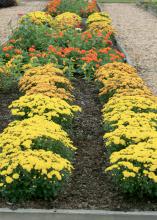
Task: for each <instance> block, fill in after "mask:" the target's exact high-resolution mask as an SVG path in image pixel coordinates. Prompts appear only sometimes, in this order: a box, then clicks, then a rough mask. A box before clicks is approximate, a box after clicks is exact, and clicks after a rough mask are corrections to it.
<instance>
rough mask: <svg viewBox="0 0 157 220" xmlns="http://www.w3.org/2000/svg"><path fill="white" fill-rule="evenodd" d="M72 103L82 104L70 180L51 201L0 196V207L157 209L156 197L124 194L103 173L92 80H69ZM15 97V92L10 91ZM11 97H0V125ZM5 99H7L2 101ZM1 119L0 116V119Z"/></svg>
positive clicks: (98, 111)
mask: <svg viewBox="0 0 157 220" xmlns="http://www.w3.org/2000/svg"><path fill="white" fill-rule="evenodd" d="M73 84H74V87H75V90H74V95H75V98H76V102H75V104H77V105H79V106H81V107H82V112H81V113H79V114H78V116H77V117H76V118H75V120H74V122H73V127H72V132H71V137H72V139H73V141H74V144H75V146H77V147H78V150H77V153H76V157H75V158H76V159H75V161H74V167H75V170H74V172H73V174H72V177H71V179H70V181H69V182H68V183H67V184H66V185H65V186H64V188H63V190H62V191H61V192H60V194H59V196H58V197H57V198H56V199H52V200H51V201H41V200H35V201H27V202H20V203H19V204H11V203H7V202H5V201H4V200H2V199H1V200H0V207H10V208H11V209H16V208H41V209H43V208H46V209H103V210H116V211H117V210H118V211H120V210H123V211H128V210H130V211H131V210H157V201H151V200H150V199H148V198H145V199H139V198H136V196H135V197H128V196H125V195H123V194H122V192H121V191H119V190H118V188H117V187H116V186H115V185H114V184H113V183H112V181H111V179H110V176H109V175H107V174H105V173H104V169H105V167H106V166H107V165H108V160H107V158H108V155H107V152H106V149H105V146H104V141H103V134H104V131H103V127H102V123H101V122H102V118H101V109H102V106H101V104H100V102H99V99H98V89H97V87H96V85H95V83H94V82H91V81H90V82H88V81H85V80H84V79H81V78H76V79H75V80H73ZM13 97H14V98H15V96H14V95H13ZM11 99H13V98H12V97H10V99H9V98H7V99H6V97H5V96H4V97H3V99H1V104H2V103H3V105H1V106H3V107H2V108H1V115H3V114H4V115H5V116H7V114H8V121H7V120H6V121H5V123H4V124H1V128H2V127H3V128H4V127H5V126H6V123H7V122H9V118H10V116H9V112H8V110H7V105H8V104H10V101H11ZM6 100H7V101H6ZM1 123H2V120H1Z"/></svg>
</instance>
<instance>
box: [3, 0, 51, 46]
mask: <svg viewBox="0 0 157 220" xmlns="http://www.w3.org/2000/svg"><path fill="white" fill-rule="evenodd" d="M46 4H47V1H36V0H35V1H28V0H25V1H23V2H21V3H20V5H19V6H14V7H9V8H2V9H0V44H3V43H4V42H5V41H6V40H7V38H8V36H9V35H10V34H11V32H12V29H14V28H15V27H16V26H17V23H18V19H19V17H20V16H21V15H23V14H26V13H28V12H31V11H38V10H39V11H40V10H43V9H44V8H45V6H46Z"/></svg>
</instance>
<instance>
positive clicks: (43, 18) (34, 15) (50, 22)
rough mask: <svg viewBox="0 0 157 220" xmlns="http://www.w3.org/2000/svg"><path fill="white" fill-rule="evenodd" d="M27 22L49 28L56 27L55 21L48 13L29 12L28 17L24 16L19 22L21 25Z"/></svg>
mask: <svg viewBox="0 0 157 220" xmlns="http://www.w3.org/2000/svg"><path fill="white" fill-rule="evenodd" d="M25 22H31V23H34V24H36V25H43V24H44V25H47V26H49V27H53V26H55V21H54V19H53V18H52V17H51V16H50V15H49V14H48V13H46V12H43V11H35V12H29V13H27V14H26V15H24V16H22V17H21V18H20V20H19V23H21V24H23V23H25Z"/></svg>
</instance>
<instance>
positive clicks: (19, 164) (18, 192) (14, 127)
mask: <svg viewBox="0 0 157 220" xmlns="http://www.w3.org/2000/svg"><path fill="white" fill-rule="evenodd" d="M19 88H20V90H21V91H22V93H24V94H25V95H23V96H21V97H20V98H19V100H15V101H14V102H12V104H11V105H10V106H9V108H10V109H11V112H12V115H14V117H15V119H16V120H15V121H13V122H12V123H10V124H9V125H8V127H7V128H6V129H4V131H3V133H2V134H1V135H0V147H1V154H0V159H1V163H0V168H1V170H0V181H1V182H0V187H1V188H0V192H1V195H2V196H3V197H5V198H8V199H9V200H12V201H16V200H19V199H23V198H25V199H29V198H34V197H35V198H44V199H46V198H49V197H54V196H56V195H57V192H58V190H59V189H60V187H61V185H62V183H63V182H64V181H65V180H66V179H67V178H68V176H69V174H70V173H71V171H72V169H73V166H72V163H71V162H72V160H73V157H74V153H75V150H76V148H75V147H74V146H73V143H72V141H71V140H70V138H69V136H68V134H67V132H66V130H68V129H69V128H70V125H71V123H72V119H73V117H74V113H76V112H78V111H80V108H79V107H78V106H74V105H72V104H71V101H70V100H71V99H72V94H71V91H72V85H71V83H70V81H69V80H68V79H67V78H66V77H65V76H64V73H63V71H61V70H60V69H58V68H56V67H55V65H54V64H47V65H44V66H38V67H34V68H30V69H29V70H27V71H25V73H24V75H23V76H22V77H21V79H20V81H19Z"/></svg>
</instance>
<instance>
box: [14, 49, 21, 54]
mask: <svg viewBox="0 0 157 220" xmlns="http://www.w3.org/2000/svg"><path fill="white" fill-rule="evenodd" d="M14 52H15V53H16V54H22V51H21V50H19V49H15V50H14Z"/></svg>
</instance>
